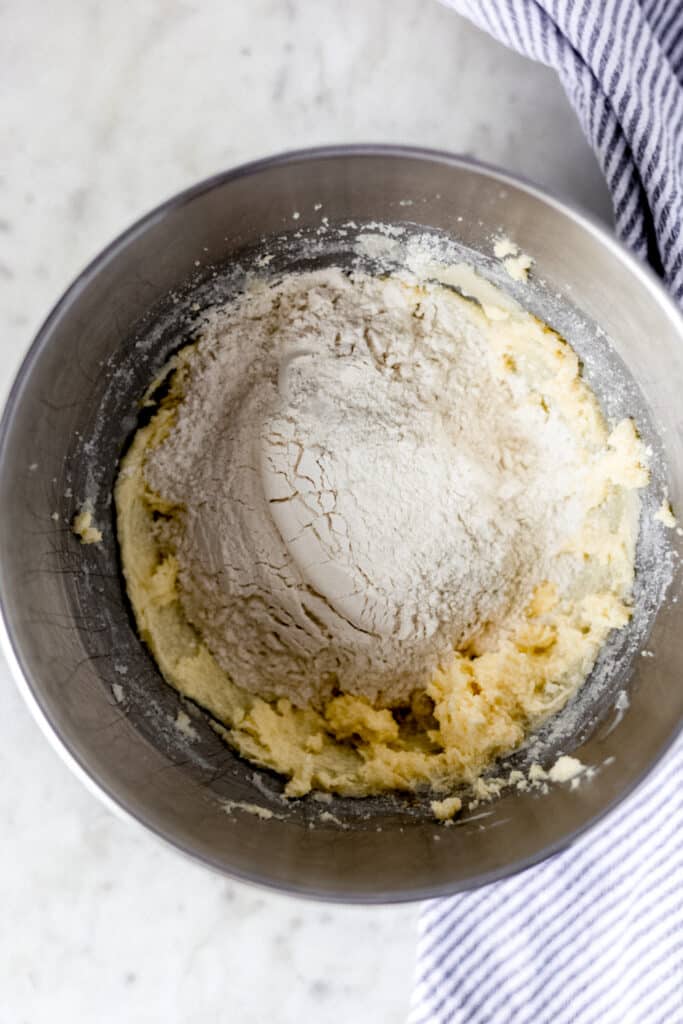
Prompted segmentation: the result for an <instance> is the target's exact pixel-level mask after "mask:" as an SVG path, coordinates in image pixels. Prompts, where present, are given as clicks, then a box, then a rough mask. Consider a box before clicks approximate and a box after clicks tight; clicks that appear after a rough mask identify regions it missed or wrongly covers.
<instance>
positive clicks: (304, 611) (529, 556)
mask: <svg viewBox="0 0 683 1024" xmlns="http://www.w3.org/2000/svg"><path fill="white" fill-rule="evenodd" d="M186 366H187V378H186V382H185V385H184V394H183V398H182V400H181V401H180V403H179V406H178V408H177V412H176V420H175V425H174V427H173V429H172V430H171V432H170V433H169V435H168V437H167V438H166V439H165V441H164V442H163V444H161V445H160V447H158V448H157V449H156V450H154V451H153V452H151V453H150V454H149V456H148V458H147V462H146V467H145V475H146V478H147V481H148V483H149V485H150V486H151V487H152V488H153V489H154V490H155V491H157V492H158V493H159V494H160V495H161V496H162V497H163V498H165V499H167V500H168V501H169V502H171V503H172V504H174V505H176V506H180V508H181V511H180V512H179V513H177V514H173V515H171V516H170V517H169V518H168V519H162V520H160V521H159V523H158V527H157V528H158V530H159V534H160V536H161V538H162V540H163V543H164V545H165V546H166V547H170V548H171V549H172V550H173V551H174V553H175V555H176V558H177V561H178V565H179V574H178V583H179V589H180V594H181V600H182V605H183V609H184V611H185V614H186V616H187V618H188V619H189V621H190V622H191V623H192V624H193V625H194V626H195V628H196V629H197V630H198V632H199V634H200V635H201V637H202V639H203V640H204V642H205V643H206V645H207V646H208V648H209V650H210V651H211V652H212V654H213V655H214V657H215V658H216V660H217V661H218V662H219V664H220V665H221V666H222V667H223V668H224V669H225V670H226V671H227V672H228V673H229V674H230V676H231V677H232V678H233V679H234V681H235V682H237V683H239V685H241V686H243V687H245V688H246V689H249V690H251V691H252V692H255V693H258V694H260V695H261V696H264V697H266V698H268V699H272V698H274V697H280V696H284V697H288V698H289V699H290V700H291V701H292V702H293V703H294V704H295V705H297V706H304V705H308V704H312V705H314V706H319V705H320V704H322V703H323V702H324V701H325V700H326V699H327V698H329V697H330V696H331V695H332V694H333V693H336V692H339V691H341V692H346V693H353V694H360V695H365V696H367V697H368V698H369V699H370V700H372V701H373V702H375V703H376V704H380V705H384V706H393V705H397V704H400V703H401V702H404V701H406V700H407V699H408V698H409V697H410V694H411V693H412V692H413V691H414V690H415V689H416V688H420V687H422V686H424V685H425V684H426V683H427V681H428V680H429V678H430V676H431V674H432V673H433V670H434V668H435V666H436V665H437V664H438V663H439V662H440V661H441V660H443V659H447V658H448V655H449V653H450V652H452V650H453V649H454V647H458V648H461V649H462V648H463V647H466V646H467V644H468V643H470V642H471V641H472V640H473V639H474V638H475V637H477V636H479V635H481V634H482V632H483V631H484V630H486V631H487V633H491V631H493V632H494V633H495V630H496V628H497V626H498V625H501V628H503V627H504V623H505V621H506V620H509V619H510V616H514V615H515V614H516V613H517V612H521V610H522V608H523V607H524V605H525V604H526V602H527V601H528V599H529V596H530V593H531V591H532V589H533V587H534V586H535V585H536V584H537V583H538V582H539V581H540V580H542V579H543V578H544V577H545V575H546V572H547V570H548V567H549V565H550V564H551V562H552V561H553V559H555V558H556V557H557V555H558V552H559V551H560V549H561V547H562V543H563V541H564V539H565V538H566V537H567V536H569V535H570V534H571V533H572V532H573V531H574V530H575V529H576V526H577V523H578V522H579V520H580V517H581V515H582V513H583V512H585V475H586V469H585V451H583V450H582V449H581V448H580V447H579V445H578V444H577V440H576V438H575V437H574V436H573V435H572V433H571V432H570V431H569V429H568V428H567V426H566V425H565V424H564V423H563V422H562V420H561V418H560V417H559V416H558V415H556V414H555V413H554V412H553V410H552V409H550V410H548V409H547V408H545V407H543V405H542V403H539V401H538V397H537V396H535V395H533V394H532V392H531V391H530V390H529V389H528V388H525V387H524V386H523V385H522V384H520V381H519V379H517V381H516V385H515V387H514V389H513V388H511V387H510V385H509V384H507V383H506V381H505V379H504V377H503V376H501V374H500V373H497V372H496V370H495V365H494V357H493V354H492V351H491V346H490V344H489V342H488V341H487V338H486V334H485V331H484V330H482V329H480V328H478V327H477V324H476V321H475V320H473V319H472V318H470V317H467V316H466V315H464V313H463V309H462V300H460V299H458V298H457V297H456V296H453V295H452V294H451V293H450V292H449V291H448V290H447V289H444V288H442V287H439V286H437V285H434V286H424V287H422V288H417V287H414V286H411V285H409V284H406V283H405V282H401V281H399V280H396V279H391V278H389V279H384V280H382V279H378V278H373V277H370V276H366V275H363V274H356V275H353V276H352V277H348V276H346V275H344V274H343V273H342V272H341V271H339V270H336V269H327V270H322V271H316V272H312V273H305V274H300V275H290V276H288V277H286V278H284V280H282V281H281V282H280V283H278V284H271V285H267V284H263V283H261V284H257V285H254V286H253V287H252V288H251V289H250V290H248V291H247V293H246V294H245V295H244V296H242V297H240V298H239V299H238V300H236V301H235V302H234V303H232V304H229V305H226V306H225V307H222V308H216V309H214V310H212V311H211V312H210V313H209V314H208V315H207V317H206V322H205V325H204V328H203V331H202V337H201V340H200V341H199V343H198V345H197V346H196V348H195V349H194V350H193V351H192V353H191V355H190V356H189V358H188V361H187V364H186Z"/></svg>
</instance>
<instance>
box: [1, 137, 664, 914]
mask: <svg viewBox="0 0 683 1024" xmlns="http://www.w3.org/2000/svg"><path fill="white" fill-rule="evenodd" d="M295 215H297V216H295ZM378 223H379V224H391V225H394V226H396V225H402V226H403V231H404V233H403V235H402V236H400V237H401V239H403V240H405V239H408V238H410V237H412V236H414V235H415V234H416V233H421V232H423V231H425V230H428V231H430V232H431V233H432V236H433V238H434V239H435V244H437V245H438V246H440V247H441V249H442V252H443V255H444V258H445V259H458V258H460V259H462V258H465V259H467V260H468V261H469V262H470V263H474V264H475V265H476V266H477V268H478V269H479V271H480V272H481V273H482V274H484V275H486V276H488V277H489V278H490V279H492V280H494V281H495V282H496V283H499V284H501V285H502V286H503V287H504V288H506V289H507V290H508V291H510V292H512V293H513V294H515V293H516V294H517V296H518V297H519V298H520V300H521V301H522V302H523V303H524V304H525V305H526V306H527V308H529V309H530V310H532V311H533V312H534V313H536V314H537V315H538V316H540V317H541V318H542V319H544V320H546V321H547V322H548V323H550V325H551V326H553V327H554V328H555V329H557V330H558V331H560V333H562V334H563V335H564V336H565V337H567V338H568V340H569V341H570V342H571V343H572V344H573V345H574V347H575V348H576V349H577V351H578V353H579V355H580V357H581V358H582V361H583V364H584V372H585V374H586V375H587V377H588V378H589V380H590V382H591V384H592V386H593V387H594V388H595V390H596V392H597V394H598V396H599V397H600V399H601V401H602V404H603V407H604V409H605V411H606V413H607V415H608V416H609V417H610V418H614V419H618V418H619V417H621V416H624V415H630V416H633V417H634V418H635V420H636V422H637V423H638V427H639V429H640V431H641V433H642V435H643V437H644V438H645V440H646V441H647V443H648V444H649V446H650V448H651V449H652V482H651V484H650V487H649V488H648V489H647V493H646V495H645V503H644V512H643V529H642V531H641V538H640V542H639V548H638V583H637V587H636V593H635V614H634V617H633V621H632V623H631V625H630V626H629V627H628V628H627V629H626V630H623V631H621V632H620V633H618V634H615V635H614V637H613V638H612V640H611V641H610V642H609V643H608V645H607V646H606V649H605V650H604V652H603V654H602V656H601V658H600V662H599V664H598V666H597V667H596V670H594V673H593V675H592V677H591V679H590V680H589V682H588V684H587V685H586V687H585V688H584V689H583V690H582V691H581V693H580V695H579V696H578V697H577V698H576V699H575V700H574V701H573V702H571V704H570V706H568V708H567V709H565V711H564V712H563V713H562V714H561V715H559V716H557V718H556V719H554V720H553V721H552V722H550V723H549V724H548V725H547V726H546V727H545V728H544V730H542V732H541V734H540V735H539V736H538V737H537V738H535V740H534V742H533V744H532V745H531V746H530V747H528V748H527V749H525V750H524V751H522V752H520V753H519V754H517V755H515V756H514V757H513V758H511V759H507V762H506V763H507V766H508V767H512V766H513V765H515V766H516V765H517V764H519V763H528V762H529V761H530V760H541V761H542V762H544V763H546V764H547V763H551V762H552V761H553V760H554V758H555V757H556V756H557V754H558V753H559V752H576V753H577V756H579V757H580V758H581V759H582V760H583V761H584V762H585V763H587V764H590V765H593V766H594V767H596V768H597V769H598V770H597V771H596V773H595V775H594V776H593V778H592V779H590V780H589V781H587V782H585V783H583V784H582V785H581V786H580V787H579V788H577V789H575V790H571V789H569V788H567V787H556V788H553V789H551V791H550V792H549V793H548V794H546V795H540V794H534V793H519V792H516V791H515V792H508V793H506V794H504V795H503V796H502V797H501V798H500V799H498V800H497V801H496V802H495V803H492V804H491V805H490V806H487V807H484V808H481V807H480V808H478V809H477V810H475V811H473V812H471V813H465V814H464V815H463V817H462V819H461V820H460V821H459V823H458V825H457V827H453V828H443V827H440V826H438V825H436V823H435V822H434V821H433V820H432V818H431V815H430V811H429V806H428V799H427V798H425V797H422V798H421V797H416V796H395V797H385V798H372V799H367V800H360V801H359V800H343V799H340V798H334V799H333V801H332V803H331V804H330V803H321V802H320V801H319V800H317V799H316V798H315V797H314V796H309V797H307V798H304V799H303V800H299V801H294V802H291V803H285V802H283V801H282V799H281V797H280V794H281V791H282V781H281V780H280V779H279V778H278V777H277V776H275V775H273V774H272V773H268V772H265V771H259V770H257V769H255V768H254V767H253V766H252V765H250V764H247V763H245V762H244V761H242V760H241V759H240V758H239V757H237V756H236V755H235V754H234V753H233V752H232V751H231V750H229V749H228V748H227V747H226V746H225V745H224V744H223V742H222V741H221V740H220V739H219V738H218V737H217V736H216V734H215V732H214V731H213V730H212V729H211V727H210V725H209V723H208V721H207V719H206V716H205V714H204V713H203V712H202V711H201V709H199V708H196V707H195V706H193V705H191V704H188V703H187V702H184V703H183V702H181V701H180V698H179V697H178V695H177V694H176V693H175V691H173V690H171V689H170V688H169V687H168V686H166V684H165V683H164V682H163V680H162V679H161V677H160V674H159V672H158V670H157V668H156V665H155V663H154V661H153V659H152V658H151V656H150V655H149V653H148V651H147V650H146V648H145V647H144V646H143V645H142V644H141V642H140V641H139V639H138V637H137V634H136V632H135V628H134V624H133V620H132V616H131V612H130V609H129V607H128V603H127V600H126V597H125V592H124V588H123V585H122V579H121V575H120V571H119V561H118V551H117V546H116V539H115V522H114V510H113V503H112V499H111V490H112V484H113V480H114V477H115V473H116V467H117V460H118V459H119V457H120V455H121V454H122V452H123V451H124V450H125V446H126V444H127V442H128V441H129V439H130V436H131V434H132V432H133V431H134V430H135V428H136V426H137V423H138V416H139V399H140V397H141V395H142V394H143V392H144V391H145V390H146V388H147V386H148V385H149V382H150V380H152V379H153V377H154V376H155V374H156V373H157V372H158V371H159V369H161V367H162V366H163V364H164V363H165V362H166V360H167V359H168V357H169V355H170V354H171V353H172V352H173V351H174V350H175V349H177V348H178V347H180V346H181V345H182V344H184V343H185V342H186V341H187V340H189V338H190V337H191V336H192V334H193V331H194V330H196V327H197V320H198V318H200V317H201V311H202V309H203V308H204V307H205V306H207V305H210V304H211V303H213V302H215V301H219V300H221V299H225V298H227V297H229V296H230V295H232V294H234V293H235V292H236V291H237V290H239V289H240V288H241V287H242V286H243V284H244V279H245V275H246V274H247V273H249V272H250V271H252V270H253V268H254V266H256V265H257V264H258V262H259V261H260V265H261V267H262V268H264V270H263V272H267V273H269V274H274V275H277V274H278V273H281V272H283V271H286V270H291V269H302V268H304V267H308V266H319V265H321V264H325V263H328V264H339V263H341V264H343V265H352V264H357V263H358V261H359V259H360V260H361V262H363V261H364V262H363V265H364V266H365V267H366V268H367V269H369V270H371V271H381V270H384V269H386V263H385V262H382V263H381V264H380V263H378V261H377V258H373V257H370V256H365V257H359V255H358V248H357V244H356V243H357V238H358V235H359V234H360V235H367V234H372V235H376V236H378V237H379V238H380V239H381V238H385V239H386V236H385V235H382V230H381V228H378V226H377V225H378ZM501 230H503V231H505V232H506V233H507V234H509V235H510V236H511V237H512V238H514V240H515V241H516V242H518V243H519V244H520V246H521V247H522V248H523V250H524V251H525V252H528V253H530V254H531V255H532V256H533V257H534V258H535V260H536V266H535V273H534V275H533V277H532V279H531V281H530V282H529V284H527V285H516V284H514V283H513V282H512V281H510V280H509V279H507V278H506V277H505V275H504V274H503V272H502V271H501V268H500V266H499V265H498V264H497V262H496V261H495V260H493V259H492V258H491V256H492V239H493V237H494V236H495V235H496V234H498V233H500V231H501ZM264 256H267V257H268V259H267V260H264V258H263V257H264ZM390 259H393V260H395V261H396V262H397V263H398V264H400V260H401V244H398V246H397V247H396V248H395V250H394V254H393V256H392V257H390ZM501 275H502V276H501ZM681 333H682V332H681V325H680V321H679V318H678V316H677V314H676V312H675V310H673V308H672V307H671V305H670V304H669V303H668V301H667V300H666V299H665V298H664V297H663V296H662V294H661V292H660V290H659V288H658V286H657V285H656V284H654V283H653V281H652V280H651V279H650V277H649V275H648V274H647V273H646V272H645V271H643V270H641V269H640V268H638V267H637V266H636V265H635V264H634V263H633V262H632V261H631V260H630V259H629V258H627V257H626V256H625V255H624V254H623V253H622V252H621V251H620V249H619V248H618V247H617V246H616V245H615V244H614V243H612V242H611V241H610V240H609V238H607V237H606V236H604V235H603V234H602V232H600V231H599V230H598V229H596V228H594V227H593V226H592V225H590V224H588V223H586V222H585V221H583V219H582V218H581V217H579V216H577V215H572V214H571V213H569V212H567V211H566V210H565V209H564V208H562V207H561V206H560V204H557V203H554V202H553V201H551V200H547V199H546V198H544V197H542V196H540V195H539V194H537V193H536V191H535V190H534V189H532V188H527V187H525V186H523V185H520V184H518V183H515V182H513V181H511V180H508V179H507V178H506V177H505V176H503V175H499V174H497V173H495V172H492V171H488V170H485V169H482V168H478V167H475V166H472V165H471V164H468V163H466V162H462V161H458V160H456V159H453V158H448V157H444V156H440V155H438V154H423V153H416V152H408V151H388V150H346V151H323V152H318V153H315V154H299V155H296V154H295V155H293V156H291V157H288V158H285V159H280V160H275V161H267V162H264V163H262V164H259V165H255V166H253V167H251V168H248V169H245V170H243V171H238V172H235V173H232V174H227V175H224V176H221V177H220V178H218V179H216V180H214V181H212V182H208V183H206V184H205V185H203V186H199V187H198V188H197V189H195V190H193V191H192V192H191V193H189V194H185V195H183V196H181V197H179V198H178V199H176V200H173V201H171V203H169V204H167V205H166V206H165V207H162V208H160V209H159V210H158V211H155V212H154V213H152V214H151V215H149V217H147V218H145V220H144V221H142V222H140V224H138V225H136V226H135V227H134V228H132V229H131V230H130V231H129V232H128V233H127V234H126V235H124V236H123V237H122V238H121V239H119V240H118V241H117V242H115V243H114V244H113V245H112V246H111V247H110V248H109V249H108V250H107V251H106V252H105V253H103V254H102V256H100V257H99V258H98V259H97V260H96V261H95V263H94V264H93V265H92V266H91V267H90V268H88V270H86V271H85V273H84V274H83V275H82V276H81V278H79V280H78V281H77V282H76V283H75V285H74V286H73V287H72V289H71V290H70V291H69V292H68V293H67V295H66V296H65V298H64V299H63V300H62V301H61V303H60V304H59V306H58V307H57V308H56V310H55V311H54V312H53V314H52V315H51V317H50V318H49V319H48V321H47V323H46V324H45V326H44V327H43V329H42V331H41V333H40V335H39V337H38V339H37V341H36V343H35V345H34V347H33V349H32V351H31V353H30V354H29V356H28V358H27V361H26V363H25V364H24V367H23V368H22V371H21V373H20V375H19V378H18V380H17V383H16V384H15V387H14V390H13V392H12V395H11V397H10V400H9V403H8V406H7V409H6V412H5V417H4V422H3V433H2V439H1V443H2V458H1V459H0V508H1V509H2V515H0V559H1V562H2V565H3V574H2V578H1V580H0V598H1V600H2V605H3V610H4V616H5V624H6V629H7V634H8V640H9V645H10V647H11V651H12V655H13V657H14V658H16V661H17V663H18V667H19V670H20V672H21V673H22V674H23V676H24V677H25V679H26V681H27V685H28V689H29V690H30V693H31V696H32V700H33V701H34V703H35V704H36V705H37V707H38V709H39V711H40V713H41V715H42V716H43V718H44V719H45V720H46V722H47V723H49V728H50V729H51V731H52V732H53V733H54V734H55V736H56V738H57V739H58V741H59V743H60V744H61V745H62V746H63V747H64V748H65V749H66V750H67V751H68V753H69V754H70V756H71V758H72V760H74V761H75V762H76V763H77V764H78V765H80V766H81V768H82V769H84V771H85V773H86V774H87V776H88V777H89V778H90V779H92V781H93V782H94V783H95V784H96V786H97V787H98V789H100V790H101V791H103V792H104V793H105V794H107V795H108V796H109V797H110V798H111V799H112V800H113V801H114V802H115V804H117V805H118V806H119V807H121V808H122V809H124V810H125V811H127V812H129V813H130V814H131V815H132V816H133V817H135V818H137V819H138V820H140V821H141V822H143V823H144V824H145V825H147V826H148V827H149V828H151V829H153V830H154V831H155V832H157V833H158V834H159V835H161V836H163V837H164V838H166V839H168V840H170V841H171V842H173V843H174V844H176V845H177V846H179V847H180V848H181V849H183V850H185V851H187V852H188V853H191V854H193V855H195V856H197V857H200V858H201V859H203V860H204V861H206V862H207V863H209V864H211V865H213V866H215V867H217V868H219V869H222V870H225V871H227V872H229V873H231V874H233V875H237V876H239V877H243V878H248V879H253V880H255V881H260V882H264V883H267V884H271V885H274V886H278V887H283V888H287V889H290V890H294V891H298V892H304V893H308V894H312V895H317V896H321V897H327V898H340V899H358V900H382V899H400V898H414V897H419V896H426V895H437V894H440V893H444V892H451V891H455V890H457V889H459V888H465V887H469V886H472V885H476V884H481V883H483V882H486V881H489V880H492V879H493V878H496V877H500V876H501V875H503V874H507V873H509V872H510V871H512V870H516V869H518V868H520V867H523V866H525V865H527V864H529V863H533V862H534V861H535V860H537V859H539V858H540V857H542V856H544V855H545V854H547V853H549V852H551V851H552V850H554V849H557V848H559V847H561V846H562V845H565V844H566V843H567V842H568V841H569V840H570V839H571V837H572V836H574V835H575V834H576V833H578V832H579V831H581V830H582V829H584V828H585V827H586V826H587V825H588V824H589V823H590V822H591V821H592V820H594V819H595V818H596V817H597V816H599V815H600V814H602V813H603V812H604V811H605V810H606V809H607V808H608V807H609V806H611V804H612V803H613V802H614V801H615V800H616V799H618V798H619V797H620V796H621V795H623V794H624V793H625V792H627V791H628V790H629V789H630V788H632V787H633V785H634V784H635V783H636V782H637V781H638V780H639V778H641V777H642V775H643V773H644V772H645V771H647V769H648V768H649V767H650V766H651V765H652V763H653V762H654V761H655V760H656V758H657V757H658V756H659V755H660V754H661V753H662V752H663V750H664V749H665V748H666V746H667V744H668V743H669V742H670V741H671V739H672V738H673V736H674V735H675V733H676V732H677V730H678V728H679V726H680V722H681V717H682V715H683V694H682V692H681V690H680V687H678V685H677V683H678V673H679V672H680V670H681V667H682V666H681V662H682V661H683V657H682V656H681V655H680V654H679V648H678V645H677V643H676V637H677V632H678V631H680V629H681V627H682V626H683V617H682V615H681V613H680V612H679V610H678V609H679V603H678V594H679V592H680V584H681V574H680V570H679V561H678V559H677V557H676V552H675V549H676V547H677V546H678V545H680V538H679V537H678V535H677V534H676V533H675V532H674V531H666V530H665V528H664V527H663V526H662V525H661V524H659V523H658V522H657V521H656V520H655V519H654V512H655V511H656V509H657V508H658V507H659V505H660V504H661V501H662V498H663V497H664V495H665V493H666V494H668V496H669V497H670V499H671V501H672V502H673V504H674V508H676V507H678V505H679V502H680V499H681V486H682V484H683V479H682V471H681V466H682V460H681V455H682V448H681V417H680V413H679V401H678V395H680V393H681V385H682V384H683V355H682V354H681V353H683V346H682V345H681V342H682V340H683V339H682V337H681ZM86 498H87V499H89V500H91V501H92V502H93V505H94V510H95V519H96V521H97V523H98V525H99V526H100V527H102V528H103V533H104V538H103V542H102V544H101V545H92V546H83V545H81V544H80V543H79V542H78V540H77V539H76V538H75V537H74V536H73V534H72V533H71V530H70V528H69V524H70V522H71V519H72V517H73V515H74V513H75V511H76V510H77V509H78V507H79V506H80V503H81V502H82V501H83V500H84V499H86ZM665 592H666V596H665ZM643 649H646V650H647V651H648V652H651V653H652V656H647V657H643V656H642V655H641V651H642V650H643ZM622 691H626V692H627V693H628V702H629V705H630V706H629V708H628V710H624V709H623V707H622V706H621V705H623V704H624V703H625V702H624V699H623V697H618V695H619V694H620V693H622ZM617 698H618V699H617ZM615 702H616V703H617V704H618V707H617V708H615ZM181 709H182V710H183V711H184V712H185V714H186V715H187V716H188V719H184V718H182V717H181V726H183V727H182V728H179V726H178V713H179V711H180V710H181ZM183 723H184V725H183ZM188 723H189V724H188ZM508 762H509V763H508ZM240 805H243V806H240ZM245 805H246V806H245ZM254 807H257V808H259V809H260V813H258V814H257V813H254V812H253V808H254Z"/></svg>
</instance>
